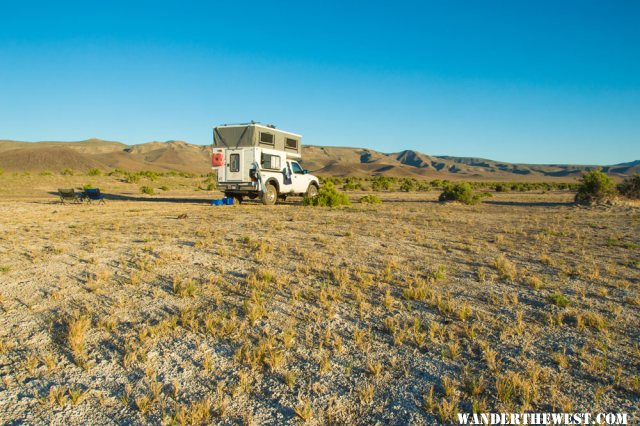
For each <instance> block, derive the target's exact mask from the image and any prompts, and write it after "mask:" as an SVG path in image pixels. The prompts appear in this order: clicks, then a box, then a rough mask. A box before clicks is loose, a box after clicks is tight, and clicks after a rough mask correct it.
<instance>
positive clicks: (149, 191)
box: [140, 185, 155, 195]
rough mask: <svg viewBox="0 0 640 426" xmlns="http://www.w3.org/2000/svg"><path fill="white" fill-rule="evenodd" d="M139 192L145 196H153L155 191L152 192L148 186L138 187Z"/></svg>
mask: <svg viewBox="0 0 640 426" xmlns="http://www.w3.org/2000/svg"><path fill="white" fill-rule="evenodd" d="M140 192H142V193H143V194H147V195H153V194H155V191H154V190H153V188H152V187H150V186H146V185H145V186H141V187H140Z"/></svg>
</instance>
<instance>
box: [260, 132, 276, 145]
mask: <svg viewBox="0 0 640 426" xmlns="http://www.w3.org/2000/svg"><path fill="white" fill-rule="evenodd" d="M273 140H274V138H273V135H272V134H271V133H264V132H260V143H262V144H265V145H273V144H274V142H273Z"/></svg>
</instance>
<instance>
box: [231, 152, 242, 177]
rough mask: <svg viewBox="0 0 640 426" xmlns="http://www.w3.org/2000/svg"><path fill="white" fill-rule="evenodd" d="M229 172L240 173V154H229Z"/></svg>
mask: <svg viewBox="0 0 640 426" xmlns="http://www.w3.org/2000/svg"><path fill="white" fill-rule="evenodd" d="M229 171H230V172H232V173H233V172H239V171H240V154H231V155H230V156H229Z"/></svg>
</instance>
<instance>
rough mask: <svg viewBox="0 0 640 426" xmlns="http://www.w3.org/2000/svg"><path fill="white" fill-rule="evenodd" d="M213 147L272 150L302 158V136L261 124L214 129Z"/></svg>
mask: <svg viewBox="0 0 640 426" xmlns="http://www.w3.org/2000/svg"><path fill="white" fill-rule="evenodd" d="M213 146H214V147H216V148H240V147H261V148H270V149H277V150H279V151H284V152H286V153H287V154H289V155H291V156H294V157H297V158H300V156H301V154H302V136H301V135H298V134H296V133H291V132H285V131H283V130H280V129H276V128H275V126H272V125H265V124H260V123H248V124H225V125H222V126H217V127H214V129H213Z"/></svg>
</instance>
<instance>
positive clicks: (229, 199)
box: [222, 197, 233, 206]
mask: <svg viewBox="0 0 640 426" xmlns="http://www.w3.org/2000/svg"><path fill="white" fill-rule="evenodd" d="M222 201H223V202H224V204H226V205H227V206H232V205H233V198H232V197H226V198H223V199H222Z"/></svg>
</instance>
